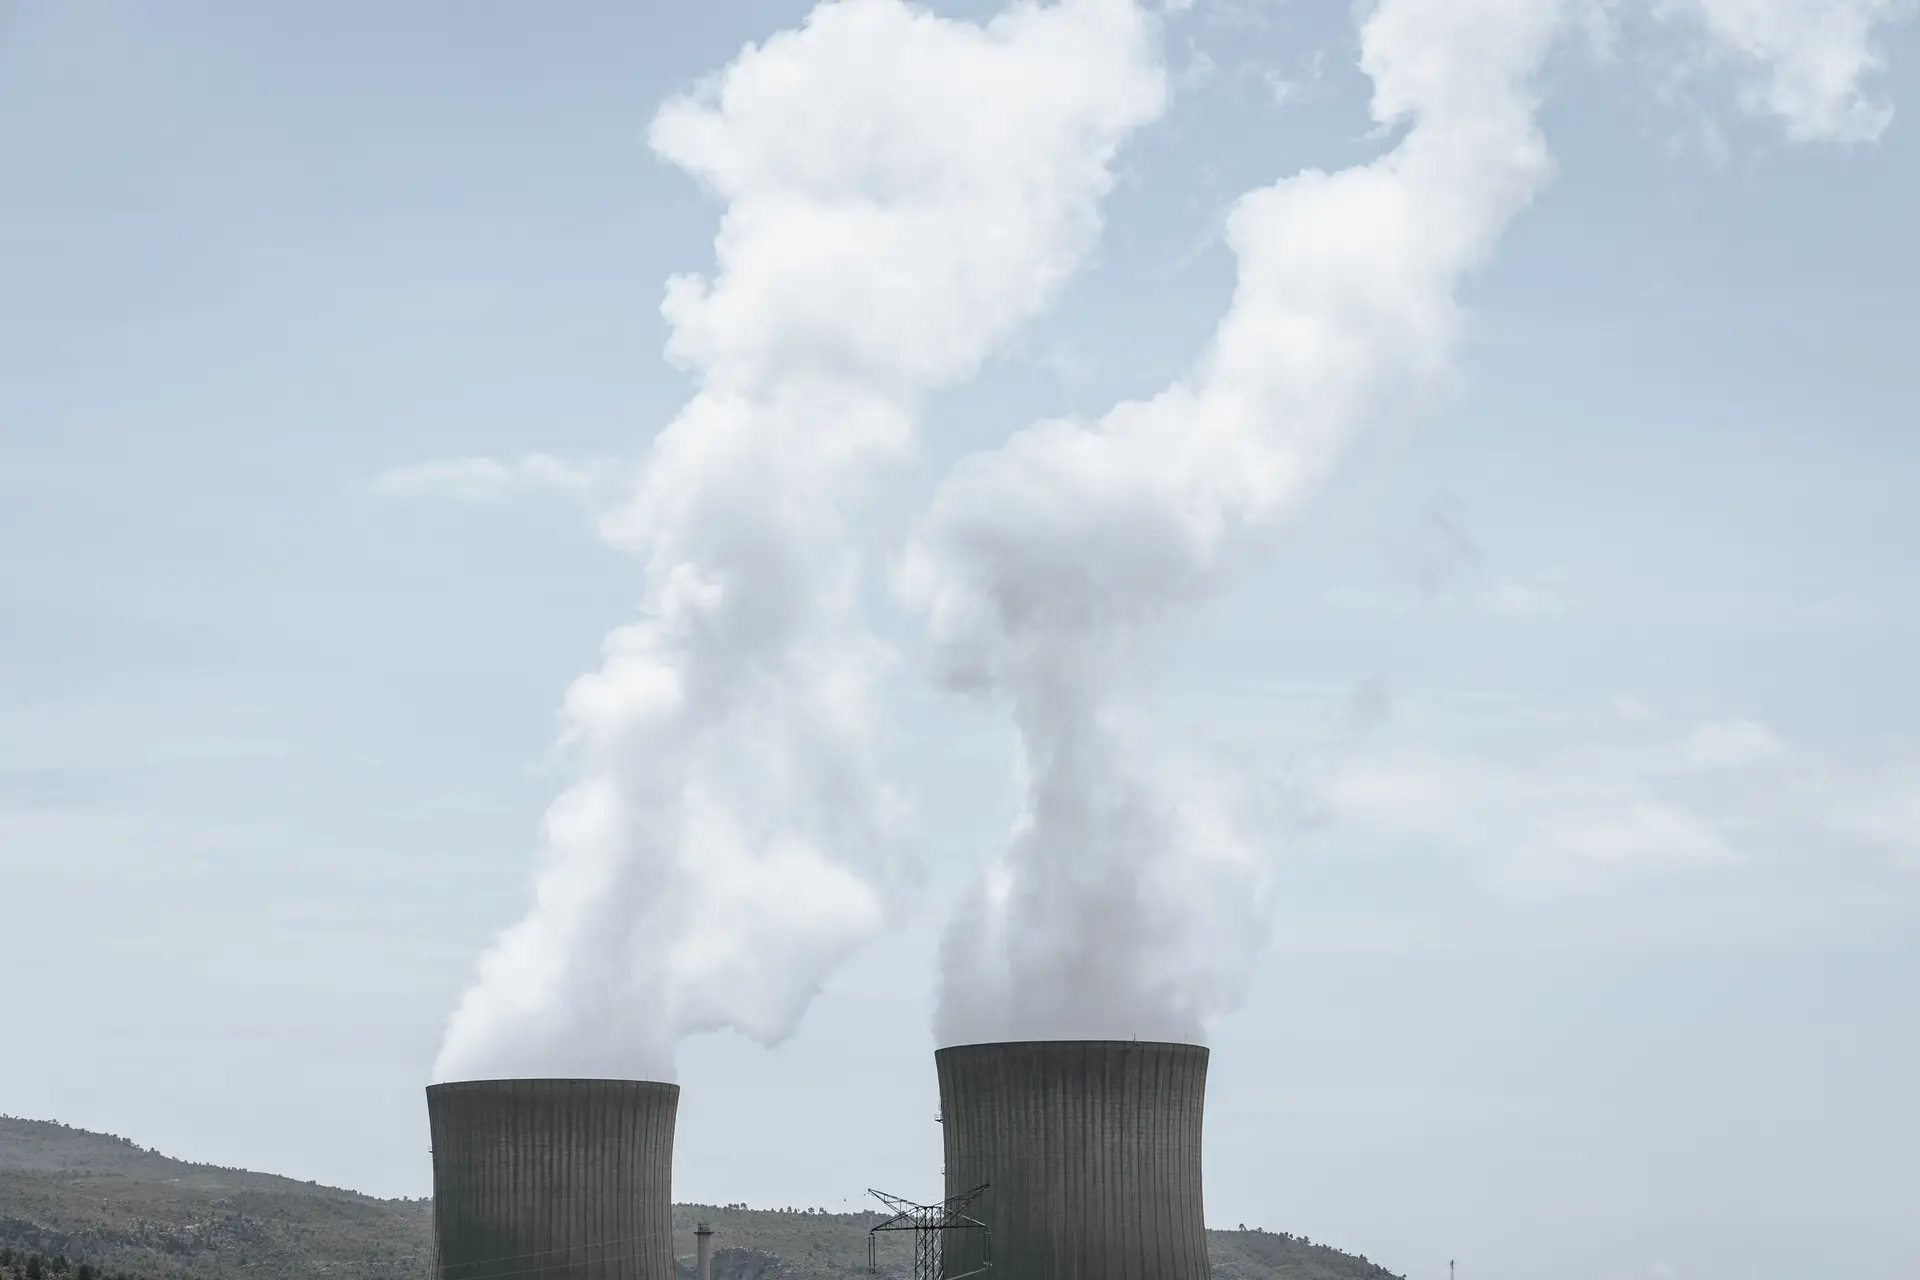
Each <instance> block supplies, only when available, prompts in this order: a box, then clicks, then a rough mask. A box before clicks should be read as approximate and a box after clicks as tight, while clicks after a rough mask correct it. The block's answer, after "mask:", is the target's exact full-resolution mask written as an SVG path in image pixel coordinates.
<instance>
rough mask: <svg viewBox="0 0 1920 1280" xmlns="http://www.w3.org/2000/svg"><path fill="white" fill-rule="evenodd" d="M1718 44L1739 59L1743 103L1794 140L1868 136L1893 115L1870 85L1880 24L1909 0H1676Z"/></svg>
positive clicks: (1906, 8) (1877, 63) (1877, 62)
mask: <svg viewBox="0 0 1920 1280" xmlns="http://www.w3.org/2000/svg"><path fill="white" fill-rule="evenodd" d="M1669 7H1670V9H1671V10H1672V11H1676V12H1684V13H1688V14H1691V15H1692V17H1693V18H1694V19H1695V20H1696V21H1698V22H1699V23H1700V24H1701V26H1702V28H1703V29H1704V30H1705V32H1706V34H1707V35H1708V37H1709V38H1710V39H1711V40H1712V41H1713V42H1714V44H1715V46H1716V47H1717V48H1718V50H1719V51H1721V52H1722V53H1724V54H1725V55H1727V56H1730V57H1731V58H1732V59H1734V60H1735V61H1736V63H1738V64H1739V67H1740V72H1741V74H1742V75H1743V76H1744V78H1745V80H1746V87H1745V88H1744V90H1743V93H1742V102H1743V104H1744V105H1745V106H1746V108H1747V109H1748V110H1749V111H1752V112H1754V113H1756V114H1762V115H1770V116H1772V117H1774V118H1776V119H1778V120H1779V121H1780V123H1781V124H1782V126H1783V127H1784V128H1785V130H1786V133H1787V137H1788V138H1790V139H1792V140H1793V141H1795V142H1837V143H1849V142H1871V141H1873V140H1874V139H1876V138H1878V137H1879V136H1880V135H1881V134H1882V133H1883V132H1885V130H1886V128H1887V125H1888V124H1889V123H1890V122H1891V121H1892V119H1893V106H1892V104H1891V103H1890V102H1889V101H1888V100H1887V99H1886V98H1885V97H1884V96H1883V95H1881V94H1879V93H1878V92H1877V91H1876V90H1875V88H1874V87H1873V85H1872V83H1871V82H1872V81H1873V79H1874V78H1875V77H1876V76H1877V75H1878V74H1879V73H1880V72H1881V71H1882V70H1883V69H1884V67H1885V55H1884V54H1883V53H1882V52H1881V48H1880V40H1881V37H1882V34H1883V32H1884V29H1885V28H1886V27H1887V26H1889V25H1891V24H1892V23H1894V22H1896V21H1898V20H1900V19H1902V18H1904V17H1906V16H1908V15H1910V14H1911V13H1912V12H1913V8H1914V6H1913V4H1912V3H1911V0H1679V3H1677V4H1676V5H1673V6H1669Z"/></svg>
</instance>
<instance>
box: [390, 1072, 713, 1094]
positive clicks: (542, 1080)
mask: <svg viewBox="0 0 1920 1280" xmlns="http://www.w3.org/2000/svg"><path fill="white" fill-rule="evenodd" d="M515 1086H520V1087H523V1088H524V1087H528V1086H531V1087H533V1088H535V1089H541V1090H546V1089H557V1088H574V1087H579V1086H588V1087H593V1086H599V1087H603V1088H606V1087H611V1088H615V1089H621V1090H628V1091H638V1092H654V1091H661V1090H663V1091H665V1092H668V1093H676V1094H677V1093H679V1092H680V1086H679V1085H677V1084H675V1083H674V1082H673V1081H671V1080H638V1079H632V1078H628V1077H623V1076H498V1077H489V1078H485V1079H478V1080H441V1081H437V1082H435V1083H433V1084H430V1085H428V1086H427V1092H428V1093H429V1094H440V1093H447V1092H462V1093H464V1092H467V1091H470V1090H474V1091H477V1090H481V1089H500V1088H509V1089H510V1088H513V1087H515Z"/></svg>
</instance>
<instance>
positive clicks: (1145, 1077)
mask: <svg viewBox="0 0 1920 1280" xmlns="http://www.w3.org/2000/svg"><path fill="white" fill-rule="evenodd" d="M934 1060H935V1062H936V1063H937V1065H938V1067H939V1072H940V1112H941V1119H942V1120H943V1122H944V1128H945V1142H946V1157H947V1194H948V1195H949V1196H954V1195H960V1194H963V1193H964V1192H966V1191H968V1190H971V1189H972V1188H974V1187H977V1186H979V1185H980V1184H981V1183H989V1184H991V1186H990V1188H989V1189H988V1191H987V1192H986V1194H984V1195H982V1196H981V1197H980V1198H979V1199H978V1200H975V1201H974V1202H973V1204H972V1206H971V1207H970V1208H969V1209H968V1210H967V1212H968V1213H970V1214H972V1215H973V1216H974V1217H976V1218H978V1219H979V1220H980V1221H982V1222H984V1223H985V1224H986V1225H987V1226H988V1227H989V1228H990V1229H991V1231H992V1238H991V1249H992V1261H993V1269H992V1271H991V1272H989V1273H988V1274H989V1277H990V1278H997V1280H1208V1271H1207V1237H1206V1229H1205V1222H1204V1220H1203V1218H1202V1215H1201V1201H1200V1122H1201V1109H1202V1105H1203V1102H1204V1100H1205V1096H1206V1087H1207V1050H1206V1048H1205V1047H1204V1046H1201V1045H1193V1044H1161V1043H1154V1042H1147V1043H1141V1042H1137V1041H1127V1040H1034V1041H1024V1042H1018V1043H1008V1044H968V1045H956V1046H954V1047H953V1048H950V1049H941V1050H940V1051H939V1052H937V1053H936V1054H935V1055H934ZM944 1243H945V1253H946V1257H945V1265H944V1267H943V1269H942V1274H943V1275H945V1276H961V1275H965V1274H967V1273H969V1272H972V1271H975V1270H978V1269H979V1268H980V1267H981V1265H982V1264H983V1262H984V1261H985V1258H984V1256H983V1255H984V1249H985V1247H986V1245H987V1242H986V1241H984V1240H983V1239H982V1233H981V1232H978V1231H951V1232H948V1233H947V1239H946V1241H945V1242H944Z"/></svg>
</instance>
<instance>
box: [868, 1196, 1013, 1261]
mask: <svg viewBox="0 0 1920 1280" xmlns="http://www.w3.org/2000/svg"><path fill="white" fill-rule="evenodd" d="M987 1185H988V1184H986V1183H984V1182H983V1183H981V1184H980V1185H979V1186H977V1187H975V1188H974V1189H973V1190H971V1191H965V1192H962V1193H961V1194H959V1195H957V1196H949V1197H947V1198H946V1199H945V1200H942V1201H940V1202H939V1203H937V1204H916V1203H914V1202H913V1201H911V1200H906V1199H903V1198H901V1197H900V1196H890V1195H888V1194H887V1193H886V1192H884V1191H875V1190H873V1189H872V1188H871V1187H869V1188H868V1189H867V1194H869V1195H871V1196H873V1197H874V1198H875V1199H876V1200H878V1201H880V1203H882V1204H884V1205H886V1206H887V1208H889V1209H891V1210H893V1216H892V1217H891V1218H888V1219H887V1220H886V1221H884V1222H881V1223H878V1224H877V1225H875V1226H874V1227H873V1229H872V1230H870V1231H868V1232H867V1271H868V1273H869V1274H872V1273H875V1272H878V1271H879V1269H880V1268H879V1259H878V1257H877V1255H876V1253H875V1249H874V1246H875V1244H876V1242H877V1237H878V1236H879V1234H880V1233H881V1232H882V1231H911V1232H913V1233H914V1236H913V1280H961V1277H962V1276H976V1275H979V1274H980V1273H981V1272H983V1271H986V1270H987V1269H988V1268H990V1267H992V1266H993V1231H992V1230H991V1229H990V1228H989V1227H988V1226H987V1224H986V1223H984V1222H982V1221H980V1219H978V1218H971V1217H968V1216H967V1207H968V1206H969V1205H971V1204H972V1203H973V1202H974V1201H975V1200H977V1199H979V1198H980V1195H981V1193H983V1192H984V1191H986V1189H987ZM949 1231H978V1232H979V1233H980V1235H981V1239H982V1240H983V1241H984V1242H985V1243H984V1247H983V1248H982V1249H981V1250H980V1258H981V1263H980V1265H979V1266H978V1267H976V1268H974V1269H973V1270H972V1271H963V1272H961V1273H960V1275H958V1276H943V1275H941V1268H942V1267H943V1266H944V1265H945V1263H946V1254H947V1249H946V1241H947V1232H949Z"/></svg>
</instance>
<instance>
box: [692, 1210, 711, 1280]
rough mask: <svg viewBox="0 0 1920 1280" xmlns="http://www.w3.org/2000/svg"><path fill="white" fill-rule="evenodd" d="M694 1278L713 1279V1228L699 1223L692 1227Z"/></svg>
mask: <svg viewBox="0 0 1920 1280" xmlns="http://www.w3.org/2000/svg"><path fill="white" fill-rule="evenodd" d="M693 1250H694V1253H693V1257H694V1262H693V1275H694V1280H713V1228H712V1227H710V1226H708V1225H707V1224H706V1223H704V1222H703V1223H701V1224H700V1225H699V1226H697V1227H695V1228H694V1229H693Z"/></svg>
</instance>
